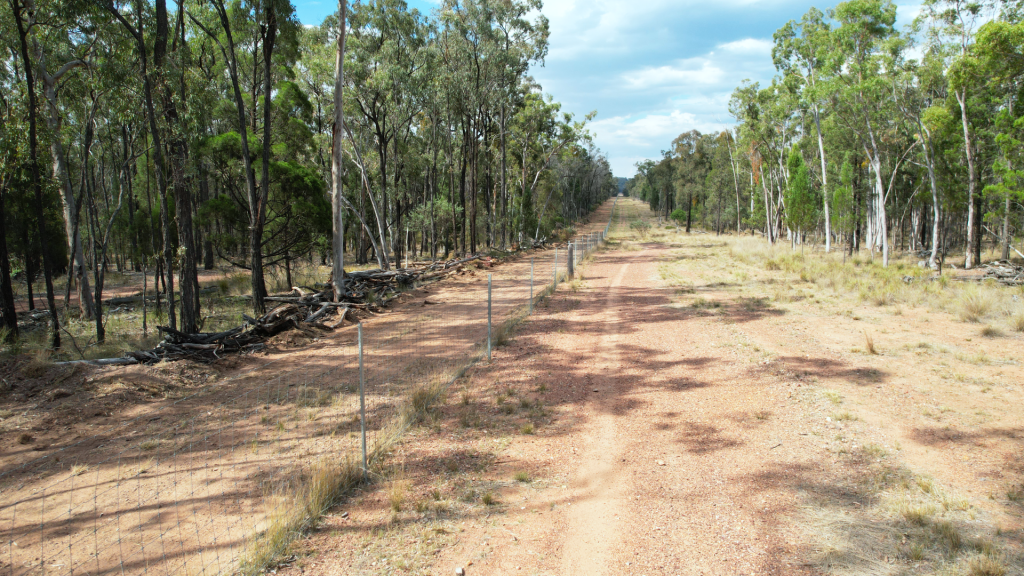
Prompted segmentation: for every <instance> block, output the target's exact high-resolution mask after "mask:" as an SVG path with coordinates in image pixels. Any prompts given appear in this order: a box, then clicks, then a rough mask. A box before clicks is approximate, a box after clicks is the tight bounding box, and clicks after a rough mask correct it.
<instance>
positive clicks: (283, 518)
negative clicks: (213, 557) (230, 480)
mask: <svg viewBox="0 0 1024 576" xmlns="http://www.w3.org/2000/svg"><path fill="white" fill-rule="evenodd" d="M303 476H304V477H305V480H304V481H302V482H301V483H299V485H298V486H297V488H296V489H294V490H293V491H291V492H290V493H284V494H276V495H272V496H271V497H269V498H268V501H269V502H270V503H271V505H270V509H269V510H268V513H267V519H268V522H267V528H266V529H265V530H264V531H263V532H262V533H260V534H259V535H257V536H256V538H255V539H254V540H253V541H252V542H251V543H250V544H249V545H248V546H247V547H246V549H245V551H244V553H243V554H242V557H241V559H240V564H239V572H240V573H241V574H243V575H247V576H255V575H256V574H260V573H262V572H263V571H265V570H266V568H267V567H268V566H271V565H272V564H273V563H274V561H276V560H277V559H278V558H279V557H281V555H283V554H284V553H285V551H286V550H287V549H288V546H289V545H290V544H291V543H292V541H293V540H294V539H295V538H296V537H298V536H299V535H301V534H303V533H304V532H305V531H306V530H308V529H310V528H312V527H313V526H314V525H315V524H316V523H317V522H318V521H319V520H320V518H322V517H323V515H324V514H325V513H326V512H327V511H328V510H329V509H330V508H331V507H332V506H334V504H335V503H337V502H338V501H339V499H340V498H341V497H342V496H343V495H344V494H345V493H346V492H348V491H349V490H351V489H352V488H354V487H355V486H357V485H358V484H359V483H360V482H362V481H363V471H362V466H361V464H360V463H359V462H357V461H355V460H353V459H346V460H341V461H338V460H336V459H334V458H327V457H324V458H321V459H319V460H317V461H315V462H314V463H313V464H311V465H310V466H309V469H308V470H306V473H305V474H304V475H303Z"/></svg>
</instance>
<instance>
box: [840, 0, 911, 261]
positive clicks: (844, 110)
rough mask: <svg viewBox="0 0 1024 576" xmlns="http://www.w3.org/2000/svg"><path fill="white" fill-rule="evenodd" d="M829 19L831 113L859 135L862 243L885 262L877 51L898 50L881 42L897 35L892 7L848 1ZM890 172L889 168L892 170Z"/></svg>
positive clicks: (887, 126) (886, 114) (881, 86)
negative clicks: (864, 185) (868, 177)
mask: <svg viewBox="0 0 1024 576" xmlns="http://www.w3.org/2000/svg"><path fill="white" fill-rule="evenodd" d="M833 16H834V17H835V19H836V20H837V21H838V22H839V27H838V28H836V30H835V32H834V33H833V34H832V38H833V42H834V45H835V47H836V50H835V51H834V52H833V54H832V57H833V59H834V64H833V68H834V69H837V70H838V69H841V72H840V73H839V74H838V81H837V86H839V90H837V92H836V95H835V96H834V99H835V100H834V101H835V102H836V111H837V113H838V114H840V116H841V117H842V120H843V122H844V124H845V125H846V127H848V128H849V129H850V130H852V131H853V132H854V133H856V134H858V135H859V139H860V145H861V146H862V148H863V151H864V154H865V156H866V157H867V159H868V164H869V166H870V169H871V172H872V174H873V175H874V178H873V183H874V186H873V188H872V195H871V200H870V202H869V203H868V207H869V210H868V214H869V217H868V219H867V223H868V233H867V237H868V242H869V245H870V247H871V249H872V251H873V250H875V249H876V248H879V247H880V248H881V252H882V262H883V265H888V263H889V231H888V218H887V216H886V202H885V200H886V190H885V185H884V184H883V178H884V176H883V174H882V170H883V154H885V153H886V150H885V149H884V147H883V146H884V138H886V137H887V136H888V135H889V134H891V132H892V131H893V128H894V126H893V124H892V122H890V120H891V119H892V118H893V114H892V111H891V110H889V108H890V107H891V105H892V100H891V99H890V98H889V79H888V78H886V75H887V74H890V73H891V72H892V71H891V70H888V69H886V68H885V67H884V66H883V64H884V58H883V55H882V51H883V48H890V49H896V50H898V49H899V47H898V45H895V44H890V45H889V46H884V45H885V44H886V43H887V42H890V41H892V40H894V39H895V37H896V36H897V33H896V30H895V28H894V24H895V21H896V5H895V4H893V3H892V2H890V1H888V0H850V1H848V2H843V3H840V4H839V5H838V6H836V7H835V9H834V11H833ZM894 170H895V168H894Z"/></svg>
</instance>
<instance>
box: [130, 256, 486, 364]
mask: <svg viewBox="0 0 1024 576" xmlns="http://www.w3.org/2000/svg"><path fill="white" fill-rule="evenodd" d="M479 258H480V257H479V256H473V257H471V258H463V259H461V260H450V261H448V262H436V263H432V264H429V265H427V266H423V267H420V268H404V269H399V270H389V271H381V270H368V271H363V272H351V273H349V274H348V275H347V276H346V278H345V280H344V283H343V286H344V290H343V291H342V295H341V298H340V301H335V300H334V287H333V285H332V284H330V283H328V284H326V285H324V286H323V287H322V288H321V289H320V290H311V289H308V288H293V289H292V291H291V292H290V293H287V294H283V295H276V296H268V297H266V298H264V301H265V302H267V303H273V304H276V306H274V308H273V309H271V310H270V311H269V312H267V313H266V314H264V315H263V316H260V317H259V318H251V317H249V316H246V315H244V314H243V315H242V318H243V320H244V321H245V323H244V324H242V325H241V326H238V327H236V328H232V329H231V330H225V331H223V332H217V333H199V334H186V333H184V332H180V331H178V330H174V329H172V328H168V327H166V326H158V329H159V330H160V332H161V333H162V334H163V335H164V339H163V341H161V342H160V343H159V344H157V346H156V348H153V349H152V350H140V351H138V352H130V353H128V357H129V358H131V359H134V360H135V361H137V362H141V363H152V362H159V361H160V360H180V359H183V358H188V359H192V360H196V361H198V362H213V361H214V360H217V359H218V358H220V357H222V356H223V355H225V354H230V353H237V352H248V351H256V350H260V349H262V348H263V347H264V346H265V344H264V342H266V340H267V339H268V338H270V337H272V336H274V335H276V334H279V333H281V332H284V331H286V330H299V331H301V332H303V333H305V334H306V335H307V336H310V337H316V336H319V335H321V334H322V333H324V332H330V331H332V330H335V329H337V328H340V327H341V326H342V325H343V324H344V322H345V320H346V319H347V320H350V321H354V320H355V319H356V317H357V316H358V314H359V313H360V312H362V313H365V314H372V313H375V312H380V311H382V310H383V307H384V306H385V305H387V303H388V302H389V301H391V300H393V299H394V298H395V297H396V296H397V295H398V294H400V293H401V291H402V289H403V288H407V287H410V286H412V285H413V284H414V283H423V282H432V281H437V280H441V279H442V278H444V277H446V276H448V275H449V274H452V273H454V272H456V271H458V270H459V269H460V268H461V267H462V266H464V265H465V264H468V263H469V262H472V261H474V260H477V259H479ZM487 265H490V260H489V259H487Z"/></svg>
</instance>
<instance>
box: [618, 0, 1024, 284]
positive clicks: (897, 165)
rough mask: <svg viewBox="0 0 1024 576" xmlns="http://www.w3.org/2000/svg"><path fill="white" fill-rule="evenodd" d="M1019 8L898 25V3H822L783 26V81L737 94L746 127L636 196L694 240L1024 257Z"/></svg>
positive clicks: (669, 154) (692, 151)
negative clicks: (737, 237) (696, 230)
mask: <svg viewBox="0 0 1024 576" xmlns="http://www.w3.org/2000/svg"><path fill="white" fill-rule="evenodd" d="M1020 10H1021V7H1020V6H1018V5H1017V4H1015V3H1009V2H1007V3H1002V4H992V3H980V2H971V1H961V0H926V2H924V3H923V4H922V6H921V10H920V13H919V15H918V16H917V17H916V18H915V19H914V21H913V23H912V24H911V25H909V26H907V27H906V29H904V30H898V29H897V27H896V19H897V6H896V4H894V3H893V2H890V1H887V0H885V1H883V0H850V1H848V2H843V3H840V4H838V5H836V6H835V7H834V8H831V9H829V10H827V11H825V12H822V11H821V10H818V9H816V8H811V9H810V10H809V11H808V12H807V13H806V14H804V16H803V17H802V18H801V19H800V20H792V21H789V22H787V23H785V24H784V25H783V26H782V27H781V28H779V29H778V30H777V31H776V32H775V34H774V45H773V47H772V60H773V62H774V65H775V69H776V70H777V74H776V75H775V77H774V78H773V79H772V81H771V84H770V85H769V86H764V87H762V86H761V85H759V83H757V82H751V81H745V82H743V83H742V85H740V86H739V87H737V88H736V89H735V91H734V92H733V93H732V96H731V99H730V101H729V110H730V113H731V114H732V116H733V117H734V118H735V120H736V126H735V128H734V129H731V130H725V131H722V132H720V133H714V134H701V133H700V132H698V131H689V132H686V133H684V134H681V135H680V136H679V137H677V138H676V139H675V140H674V141H673V142H672V145H671V148H670V149H669V150H667V151H663V153H662V154H663V157H662V158H661V159H660V160H658V161H653V160H649V161H646V162H643V163H640V164H638V165H637V169H638V172H637V175H636V176H635V177H634V178H632V179H631V180H630V181H629V182H628V183H627V185H626V189H627V190H628V191H629V193H630V194H631V195H634V196H638V197H640V198H643V199H645V200H647V201H648V202H649V203H650V205H651V207H652V209H653V210H655V211H657V212H658V213H659V214H660V215H661V216H662V217H663V218H665V219H674V220H677V221H678V222H679V223H680V224H681V225H684V226H685V227H686V230H687V231H689V230H690V229H691V228H692V226H694V225H695V223H699V224H700V225H701V226H703V227H705V228H706V229H708V230H714V231H717V232H718V233H722V232H723V231H730V230H733V229H735V231H736V232H737V233H744V232H746V231H749V232H750V233H751V234H755V233H757V234H762V235H763V236H764V237H765V238H766V239H767V240H768V242H770V243H775V242H779V241H788V242H789V243H791V244H792V245H794V246H795V245H797V244H800V245H803V244H814V245H816V246H822V245H823V248H824V250H825V251H826V252H829V251H836V250H845V251H848V253H849V254H853V253H855V252H857V251H859V250H861V249H867V250H868V251H870V253H871V254H872V255H876V254H877V255H879V256H880V258H881V260H882V263H883V265H885V266H887V265H888V263H889V258H890V254H891V253H895V252H897V251H900V252H906V251H911V252H914V253H916V254H918V258H919V261H922V262H924V263H925V265H927V266H929V267H931V268H937V269H941V267H942V266H943V264H944V263H945V261H946V260H947V259H948V260H949V263H948V264H947V266H963V267H964V268H967V269H970V268H974V267H977V266H979V264H981V262H982V258H983V257H986V255H988V256H991V257H992V258H994V259H1003V260H1008V259H1009V258H1010V257H1011V256H1019V257H1024V255H1022V254H1021V252H1020V250H1022V249H1024V247H1018V246H1019V245H1017V244H1016V243H1017V242H1019V241H1020V239H1021V230H1022V224H1024V204H1022V202H1024V171H1022V170H1024V148H1022V146H1021V142H1022V140H1024V105H1022V104H1018V102H1020V101H1021V98H1022V96H1024V91H1022V88H1024V83H1022V80H1024V58H1022V56H1021V55H1022V53H1024V24H1022V23H1021V12H1020ZM989 251H991V252H992V253H991V254H989Z"/></svg>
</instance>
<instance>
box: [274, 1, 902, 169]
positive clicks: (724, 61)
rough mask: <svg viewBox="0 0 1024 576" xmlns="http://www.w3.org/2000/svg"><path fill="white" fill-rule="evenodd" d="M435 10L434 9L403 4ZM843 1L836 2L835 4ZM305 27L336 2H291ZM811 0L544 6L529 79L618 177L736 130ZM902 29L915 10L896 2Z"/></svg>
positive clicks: (428, 5)
mask: <svg viewBox="0 0 1024 576" xmlns="http://www.w3.org/2000/svg"><path fill="white" fill-rule="evenodd" d="M407 1H408V3H409V6H410V7H411V8H417V9H419V10H421V11H423V12H430V11H431V10H432V9H433V8H434V6H435V5H436V4H435V3H432V2H430V1H429V0H407ZM837 1H838V0H837ZM293 2H295V6H296V10H297V13H298V16H299V20H300V21H302V23H303V24H319V23H320V22H321V21H322V20H323V18H324V16H326V15H327V14H328V13H330V12H332V11H334V10H336V9H337V2H336V1H334V2H331V1H330V0H326V1H323V2H321V1H319V0H293ZM835 3H836V2H830V3H827V4H826V3H820V2H819V3H812V2H809V1H807V0H546V1H545V2H544V9H543V13H544V15H545V16H546V17H547V18H548V20H549V21H550V28H551V36H550V39H549V41H550V45H549V51H548V55H547V58H546V59H545V61H544V63H543V65H542V66H534V67H533V69H532V70H531V74H532V75H533V77H534V78H535V79H536V80H537V81H539V82H540V84H541V86H543V89H544V91H545V92H546V93H549V94H551V95H553V96H554V98H555V100H557V101H558V102H561V103H562V106H563V110H566V111H568V112H572V113H574V114H575V115H576V116H577V117H578V118H582V117H583V116H584V115H585V114H587V113H588V112H591V111H594V110H596V111H597V117H596V118H595V119H594V120H593V121H592V122H591V123H590V124H589V125H588V127H589V129H590V131H591V133H592V134H593V135H594V140H595V143H596V144H597V146H598V147H599V148H600V149H601V150H602V151H603V152H604V153H605V155H606V156H607V157H608V160H609V162H610V163H611V166H612V172H613V173H614V174H615V175H616V176H624V177H630V176H633V174H634V173H635V172H636V168H635V164H636V163H637V162H641V161H643V160H645V159H648V158H650V159H658V158H660V157H661V151H662V150H667V149H669V148H670V147H671V143H672V140H673V139H674V138H675V137H676V136H678V135H679V134H682V133H683V132H686V131H689V130H693V129H696V130H699V131H701V132H714V131H719V130H723V129H726V128H729V127H731V126H733V125H734V124H735V121H734V119H733V118H732V117H731V116H730V115H729V96H730V95H731V94H732V91H733V90H734V89H735V88H736V87H737V86H739V85H740V83H741V82H742V81H743V80H745V79H749V80H752V81H755V82H760V83H761V85H765V84H768V83H770V82H771V79H772V76H774V74H775V68H774V66H773V65H772V59H771V48H772V34H773V33H774V32H775V31H776V30H777V29H778V28H780V27H781V26H782V25H783V24H785V23H786V22H787V21H789V20H799V19H800V17H801V16H802V15H803V14H804V13H805V12H807V10H808V9H809V8H810V7H811V6H817V7H818V8H819V9H822V10H825V9H827V8H829V7H831V6H833V5H834V4H835ZM897 4H898V7H899V10H898V13H897V14H898V16H897V26H898V27H900V28H902V27H903V26H904V25H905V24H909V23H910V22H911V21H912V20H913V18H914V17H915V16H916V14H917V13H918V10H919V3H918V2H915V1H912V0H911V1H909V2H907V1H906V0H903V1H902V2H901V1H897Z"/></svg>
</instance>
